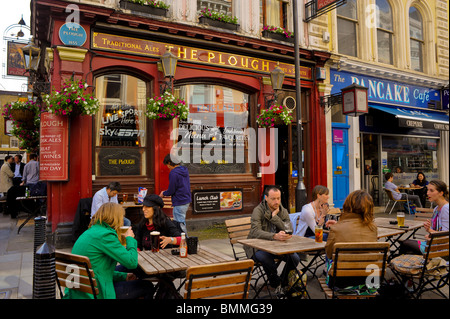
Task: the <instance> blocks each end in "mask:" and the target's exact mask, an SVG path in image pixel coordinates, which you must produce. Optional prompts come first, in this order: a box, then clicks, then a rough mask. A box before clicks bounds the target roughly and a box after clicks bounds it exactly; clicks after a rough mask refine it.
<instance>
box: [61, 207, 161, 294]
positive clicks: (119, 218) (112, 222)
mask: <svg viewBox="0 0 450 319" xmlns="http://www.w3.org/2000/svg"><path fill="white" fill-rule="evenodd" d="M124 213H125V212H124V209H123V208H122V206H121V205H119V204H115V203H106V204H103V205H102V206H101V207H100V209H99V210H98V211H97V212H96V213H95V215H94V216H93V217H92V219H91V223H90V225H89V229H88V230H86V231H85V232H84V233H83V234H82V235H81V236H80V237H79V238H78V240H77V241H76V242H75V244H74V246H73V248H72V254H76V255H82V256H86V257H88V258H89V260H90V261H91V265H92V269H93V270H94V274H95V279H96V280H97V286H98V290H99V295H98V296H97V298H98V299H136V298H140V297H143V298H145V299H151V298H152V296H153V293H154V287H153V284H152V283H151V282H149V281H142V280H135V278H136V277H135V276H134V275H133V274H127V273H124V272H119V271H116V270H115V268H116V266H117V263H120V264H121V265H123V266H124V267H126V268H128V269H135V268H136V267H137V265H138V253H137V242H136V240H135V239H134V233H133V231H132V230H131V228H129V229H128V231H127V232H126V233H125V235H124V236H125V237H126V238H125V240H126V247H124V246H123V245H122V244H121V243H120V240H119V235H118V234H120V231H119V229H120V227H121V226H123V216H124ZM64 298H65V299H66V298H67V299H92V298H94V296H93V295H92V294H88V293H83V292H80V291H76V290H72V289H69V288H67V289H66V293H65V296H64Z"/></svg>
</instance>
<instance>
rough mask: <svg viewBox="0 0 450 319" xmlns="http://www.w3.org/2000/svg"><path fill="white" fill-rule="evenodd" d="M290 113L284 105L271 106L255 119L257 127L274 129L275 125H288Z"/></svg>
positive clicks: (290, 118)
mask: <svg viewBox="0 0 450 319" xmlns="http://www.w3.org/2000/svg"><path fill="white" fill-rule="evenodd" d="M291 113H292V111H291V110H289V109H288V108H287V107H286V106H284V105H279V104H272V105H271V106H270V107H269V108H267V109H265V110H262V111H261V113H260V114H259V115H258V116H257V117H256V122H257V123H258V126H259V127H266V128H267V127H269V128H270V127H275V126H277V125H289V124H291V123H292V120H293V117H292V114H291Z"/></svg>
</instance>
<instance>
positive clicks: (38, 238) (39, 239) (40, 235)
mask: <svg viewBox="0 0 450 319" xmlns="http://www.w3.org/2000/svg"><path fill="white" fill-rule="evenodd" d="M46 221H47V217H45V216H39V217H36V218H35V219H34V250H33V253H34V254H36V249H37V248H38V247H39V246H41V245H42V244H43V243H44V242H45V222H46Z"/></svg>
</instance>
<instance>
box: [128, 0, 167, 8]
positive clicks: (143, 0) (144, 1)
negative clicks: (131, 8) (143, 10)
mask: <svg viewBox="0 0 450 319" xmlns="http://www.w3.org/2000/svg"><path fill="white" fill-rule="evenodd" d="M127 1H129V2H133V3H137V4H141V5H147V6H150V7H152V8H160V9H169V8H170V5H168V4H166V3H165V2H164V1H157V0H127Z"/></svg>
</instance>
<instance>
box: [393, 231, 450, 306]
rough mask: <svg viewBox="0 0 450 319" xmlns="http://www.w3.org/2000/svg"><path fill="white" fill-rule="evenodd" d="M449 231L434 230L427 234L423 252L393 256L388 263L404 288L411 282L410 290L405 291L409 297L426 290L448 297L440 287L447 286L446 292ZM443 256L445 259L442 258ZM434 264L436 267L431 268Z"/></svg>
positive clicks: (416, 296)
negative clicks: (427, 238) (425, 246)
mask: <svg viewBox="0 0 450 319" xmlns="http://www.w3.org/2000/svg"><path fill="white" fill-rule="evenodd" d="M448 236H449V232H448V231H443V232H434V233H431V234H430V235H429V237H430V239H429V241H428V242H427V248H426V250H425V253H424V254H423V255H422V256H420V255H401V256H398V257H396V258H394V259H393V260H392V261H391V263H390V268H391V269H392V272H393V273H394V275H395V276H396V277H397V279H398V280H399V281H400V283H402V286H403V287H405V289H406V283H407V282H408V281H409V280H410V281H411V282H412V287H411V291H410V290H408V289H406V292H407V294H408V295H410V296H411V297H413V298H415V299H418V298H420V296H421V295H422V294H423V293H424V292H426V291H433V292H434V293H436V294H438V295H440V296H442V297H444V298H445V299H449V296H448V295H445V294H444V292H443V291H442V290H441V288H443V287H445V286H447V294H448V284H449V275H448V271H449V269H448V256H449V250H448V249H449V237H448ZM439 257H444V258H445V259H446V261H445V260H444V259H442V258H439ZM432 264H435V265H436V266H437V268H439V269H440V271H439V270H438V269H437V268H436V269H433V268H432V266H431V265H432Z"/></svg>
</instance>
